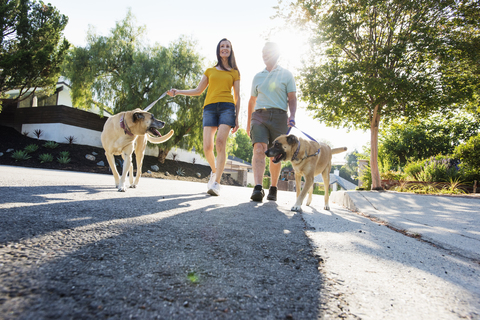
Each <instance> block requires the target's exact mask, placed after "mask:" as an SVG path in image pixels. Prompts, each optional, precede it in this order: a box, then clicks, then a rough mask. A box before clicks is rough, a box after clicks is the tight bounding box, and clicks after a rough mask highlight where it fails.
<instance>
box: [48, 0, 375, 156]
mask: <svg viewBox="0 0 480 320" xmlns="http://www.w3.org/2000/svg"><path fill="white" fill-rule="evenodd" d="M44 2H46V3H51V4H52V5H53V6H54V7H56V8H57V9H58V10H59V11H60V13H62V14H64V15H66V16H67V17H68V19H69V21H68V24H67V27H66V28H65V30H64V36H65V38H66V39H67V40H68V41H69V42H70V43H71V44H73V45H74V46H85V45H86V36H87V32H88V30H89V29H90V28H93V30H94V31H95V33H96V34H98V35H103V36H108V35H109V34H110V31H111V30H112V29H113V28H114V27H115V23H116V22H118V21H121V20H123V19H124V18H125V17H126V15H127V12H128V10H129V9H131V11H132V14H133V16H134V17H135V18H136V23H137V25H138V26H145V27H146V40H147V43H148V44H150V45H154V44H160V45H163V46H167V45H169V44H170V43H171V42H173V41H175V40H177V39H178V38H179V37H180V36H187V37H190V38H191V39H193V40H196V41H197V44H198V48H197V50H198V52H199V53H200V54H201V55H202V56H203V57H205V62H214V61H215V60H216V55H215V50H216V46H217V43H218V42H219V41H220V39H222V38H227V39H229V40H230V41H231V43H232V48H233V50H234V52H235V58H236V61H237V65H238V67H239V69H240V72H241V82H240V97H241V106H240V110H241V111H240V112H241V114H242V113H243V116H242V115H241V117H240V121H241V123H240V126H241V127H243V128H245V125H246V110H247V107H248V100H249V98H250V90H251V84H252V80H253V77H254V76H255V74H256V73H258V72H260V71H262V70H263V69H264V68H265V65H264V63H263V60H262V48H263V45H264V44H265V41H267V40H269V41H275V42H277V43H278V44H279V46H280V48H281V51H282V52H281V53H282V58H281V62H280V64H281V65H282V66H283V67H285V68H287V69H289V70H290V71H292V73H293V74H294V76H296V75H297V74H298V72H297V68H298V67H300V61H301V57H302V56H303V55H305V52H307V50H306V48H307V44H306V40H307V37H306V35H305V34H303V33H302V32H299V31H295V30H291V29H287V28H285V23H284V22H283V21H282V20H280V19H278V18H276V19H272V17H273V16H274V15H275V13H276V10H275V8H274V7H275V6H277V5H278V0H242V1H219V0H203V1H199V0H185V1H182V0H177V1H165V0H136V1H127V0H116V1H110V0H109V1H107V0H95V1H94V0H82V1H72V0H44ZM206 67H207V66H206ZM297 90H298V88H297ZM297 92H298V94H297V95H298V96H299V95H300V94H301V93H300V92H299V91H297ZM297 101H298V106H297V113H296V119H295V120H296V126H297V128H298V129H300V130H301V131H303V132H305V133H307V134H308V135H310V136H312V137H314V138H315V139H317V140H318V141H328V142H329V143H330V144H331V145H332V146H333V147H347V148H348V151H347V153H348V152H351V151H353V150H354V149H357V150H358V151H362V147H363V146H365V145H366V144H367V142H369V141H370V133H369V132H368V131H367V132H364V131H358V130H352V131H347V130H346V129H335V128H331V127H326V126H325V125H324V124H322V123H320V122H319V121H318V120H314V119H313V118H312V117H311V116H310V115H309V113H308V111H306V109H305V107H306V104H305V102H302V101H301V100H300V99H298V100H297ZM291 133H293V134H295V135H297V136H303V134H302V133H301V132H300V131H299V130H297V129H295V128H294V129H293V130H292V131H291ZM303 137H304V138H306V137H305V136H303ZM347 153H341V154H338V155H334V156H333V162H334V163H340V162H343V161H344V160H343V159H344V157H345V155H346V154H347Z"/></svg>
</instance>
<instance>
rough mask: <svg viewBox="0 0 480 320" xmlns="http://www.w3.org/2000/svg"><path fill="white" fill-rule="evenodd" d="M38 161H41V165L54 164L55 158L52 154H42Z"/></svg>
mask: <svg viewBox="0 0 480 320" xmlns="http://www.w3.org/2000/svg"><path fill="white" fill-rule="evenodd" d="M38 159H40V162H41V163H44V162H52V161H53V156H52V155H51V154H50V153H42V154H41V155H40V156H39V157H38Z"/></svg>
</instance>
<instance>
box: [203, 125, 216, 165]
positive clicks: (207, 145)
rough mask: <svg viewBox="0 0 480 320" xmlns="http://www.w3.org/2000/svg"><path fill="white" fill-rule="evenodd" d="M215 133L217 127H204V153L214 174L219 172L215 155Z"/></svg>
mask: <svg viewBox="0 0 480 320" xmlns="http://www.w3.org/2000/svg"><path fill="white" fill-rule="evenodd" d="M215 132H217V127H203V152H204V153H205V158H207V161H208V164H209V165H210V168H212V172H213V173H215V172H217V168H216V167H215V153H213V147H214V138H215Z"/></svg>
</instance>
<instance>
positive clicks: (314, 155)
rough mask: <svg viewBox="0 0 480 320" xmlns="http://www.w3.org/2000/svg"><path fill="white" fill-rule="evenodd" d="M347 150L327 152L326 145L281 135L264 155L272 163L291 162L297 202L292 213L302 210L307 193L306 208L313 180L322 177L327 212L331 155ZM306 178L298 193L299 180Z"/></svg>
mask: <svg viewBox="0 0 480 320" xmlns="http://www.w3.org/2000/svg"><path fill="white" fill-rule="evenodd" d="M346 150H347V148H346V147H342V148H335V149H330V147H329V146H328V145H326V144H325V143H319V142H316V141H310V140H305V139H303V138H297V137H296V136H294V135H288V136H287V135H281V136H280V137H278V138H277V139H276V140H275V141H274V142H273V146H272V147H271V148H270V149H268V150H267V151H266V152H265V154H266V155H267V157H273V158H274V159H273V162H274V163H278V162H280V161H291V162H292V167H293V170H295V185H296V190H297V201H296V202H295V205H294V206H293V207H292V209H291V210H292V211H301V210H302V203H303V199H305V196H306V195H307V192H308V193H309V196H308V200H307V206H309V205H310V203H311V202H312V194H313V180H314V178H315V176H317V175H319V174H320V173H321V174H322V177H323V184H324V186H325V196H324V198H325V210H330V206H329V205H328V196H329V195H328V188H329V185H330V170H331V168H332V154H336V153H340V152H344V151H346ZM302 176H304V177H305V185H304V187H303V189H302V190H301V192H300V186H301V179H302Z"/></svg>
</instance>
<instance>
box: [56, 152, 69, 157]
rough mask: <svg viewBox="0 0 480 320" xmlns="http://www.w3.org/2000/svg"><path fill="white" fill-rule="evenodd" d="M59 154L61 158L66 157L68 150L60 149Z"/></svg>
mask: <svg viewBox="0 0 480 320" xmlns="http://www.w3.org/2000/svg"><path fill="white" fill-rule="evenodd" d="M59 155H60V157H62V158H68V157H70V152H68V151H60V153H59Z"/></svg>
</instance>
